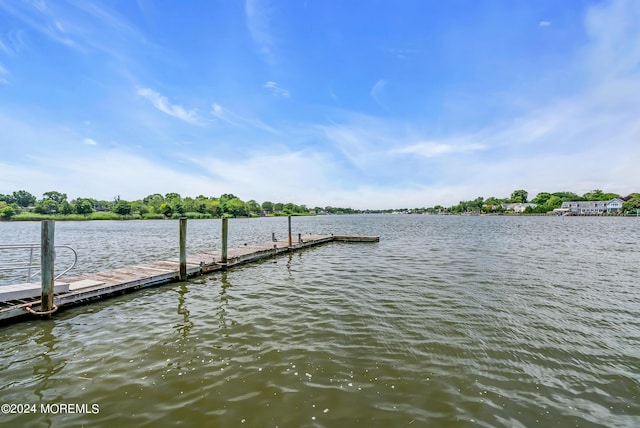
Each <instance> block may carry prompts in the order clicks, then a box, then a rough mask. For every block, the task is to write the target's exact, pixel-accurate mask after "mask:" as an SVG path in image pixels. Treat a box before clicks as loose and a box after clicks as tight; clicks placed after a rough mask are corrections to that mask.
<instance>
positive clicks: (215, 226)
mask: <svg viewBox="0 0 640 428" xmlns="http://www.w3.org/2000/svg"><path fill="white" fill-rule="evenodd" d="M39 227H40V226H39V224H38V223H0V241H1V242H2V243H5V242H7V243H12V242H27V241H33V242H37V241H38V239H39ZM229 227H230V240H231V244H230V245H231V246H239V245H242V244H243V243H245V242H247V243H255V242H264V241H268V240H269V239H270V238H271V232H276V234H277V235H278V236H280V237H281V238H282V239H284V237H285V233H286V228H287V223H286V218H265V219H245V220H240V219H238V220H231V221H230V226H229ZM293 230H294V233H295V234H297V233H299V232H300V233H305V234H306V233H309V232H314V233H315V232H321V233H335V234H342V233H346V234H363V235H380V237H381V241H380V243H377V244H339V243H332V244H328V245H325V246H321V247H316V248H312V249H308V250H305V251H303V252H301V253H296V254H291V255H285V256H281V257H279V258H276V259H272V260H268V261H265V262H262V263H258V264H252V265H246V266H243V267H239V268H236V269H233V270H230V271H228V272H226V273H221V272H219V273H214V274H211V275H209V276H204V277H199V278H195V279H192V280H189V281H188V282H178V283H173V284H169V285H165V286H162V287H158V288H151V289H146V290H143V291H138V292H135V293H132V294H128V295H125V296H121V297H116V298H112V299H109V300H105V301H102V302H98V303H93V304H91V305H87V306H80V307H75V308H72V309H69V310H65V311H62V312H60V313H57V314H56V315H55V318H54V319H53V320H51V321H35V320H34V321H27V322H23V323H20V324H15V325H10V326H4V327H0V342H1V343H2V347H1V349H0V397H1V398H0V401H2V402H3V403H13V404H29V405H34V404H35V405H36V406H37V409H36V411H37V413H36V414H0V425H2V426H16V427H17V426H43V427H47V426H54V427H62V426H64V427H66V426H83V425H84V426H91V427H114V426H123V427H124V426H141V427H158V426H206V427H349V426H362V427H404V426H407V427H427V426H428V427H440V426H442V427H494V426H497V427H530V426H540V427H548V426H559V427H592V426H607V427H611V426H615V427H638V426H640V283H639V282H640V281H639V279H638V278H639V277H640V221H639V220H638V219H636V218H594V217H586V218H582V217H568V218H557V217H553V218H549V217H458V216H411V215H371V216H318V217H307V218H294V219H293ZM188 233H189V241H188V246H189V252H190V253H197V252H200V251H203V250H207V249H212V248H219V247H220V242H219V241H220V221H219V220H190V221H189V223H188ZM177 237H178V223H177V221H126V222H109V221H104V222H101V221H93V222H68V223H67V222H58V223H56V243H59V244H71V245H72V246H73V247H74V248H76V250H77V251H78V253H79V265H78V267H77V268H76V269H75V270H74V271H73V272H74V274H78V273H81V272H91V271H97V270H105V269H107V268H112V267H119V266H121V265H127V264H136V263H141V262H145V261H152V260H155V259H158V258H161V259H165V258H172V257H176V256H177V239H178V238H177ZM0 257H3V255H0ZM64 403H72V404H78V405H87V407H86V408H85V410H87V411H89V412H93V413H88V414H79V413H75V414H74V413H68V412H64V411H61V409H60V408H59V407H55V405H59V404H64ZM40 404H45V405H46V404H49V405H54V407H50V408H49V412H48V413H46V412H45V413H46V414H43V413H41V407H40ZM94 404H95V405H97V407H91V406H92V405H94ZM96 409H97V410H98V411H97V412H96V411H95V410H96ZM56 410H60V411H56ZM79 410H83V409H79Z"/></svg>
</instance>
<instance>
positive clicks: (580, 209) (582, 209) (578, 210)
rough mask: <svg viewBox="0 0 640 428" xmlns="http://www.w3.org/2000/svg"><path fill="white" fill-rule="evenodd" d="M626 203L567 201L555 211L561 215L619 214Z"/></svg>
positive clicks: (620, 201) (617, 201)
mask: <svg viewBox="0 0 640 428" xmlns="http://www.w3.org/2000/svg"><path fill="white" fill-rule="evenodd" d="M622 204H624V201H623V200H622V199H619V198H613V199H611V200H610V201H567V202H563V203H562V206H561V207H560V208H558V209H555V210H554V211H555V212H557V213H560V214H564V213H569V214H591V215H593V214H605V213H614V212H619V211H620V210H621V209H622Z"/></svg>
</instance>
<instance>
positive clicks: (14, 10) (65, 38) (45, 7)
mask: <svg viewBox="0 0 640 428" xmlns="http://www.w3.org/2000/svg"><path fill="white" fill-rule="evenodd" d="M53 6H55V3H54V4H53V5H49V4H47V3H45V2H18V3H15V2H0V8H2V9H4V10H5V11H6V12H7V13H9V14H10V15H13V16H15V17H17V18H19V19H20V20H21V21H23V22H24V23H25V24H27V25H28V26H29V27H30V28H32V29H34V30H36V31H37V32H39V33H41V34H42V35H44V36H46V37H47V38H49V39H51V40H54V41H56V42H58V43H61V44H64V45H66V46H69V47H71V48H74V49H82V47H81V45H80V44H78V43H77V41H76V40H74V39H73V38H72V37H70V36H69V35H68V34H67V33H66V32H65V31H64V27H63V25H62V24H61V23H60V21H59V19H58V18H57V16H56V13H55V11H54V7H53Z"/></svg>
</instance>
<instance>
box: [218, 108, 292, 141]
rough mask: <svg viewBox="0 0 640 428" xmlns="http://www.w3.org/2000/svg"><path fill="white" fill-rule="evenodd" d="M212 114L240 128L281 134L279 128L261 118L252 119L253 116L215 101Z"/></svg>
mask: <svg viewBox="0 0 640 428" xmlns="http://www.w3.org/2000/svg"><path fill="white" fill-rule="evenodd" d="M211 114H212V115H213V117H215V118H217V119H219V120H221V121H223V122H226V123H228V124H229V125H232V126H235V127H238V128H247V127H251V128H257V129H260V130H262V131H267V132H270V133H273V134H279V131H278V130H276V129H275V128H273V127H271V126H269V125H267V124H266V123H264V122H263V121H261V120H259V119H251V118H247V117H244V116H241V115H239V114H237V113H234V112H233V111H231V110H229V109H227V108H223V107H222V106H221V105H220V104H216V103H214V104H213V105H212V106H211Z"/></svg>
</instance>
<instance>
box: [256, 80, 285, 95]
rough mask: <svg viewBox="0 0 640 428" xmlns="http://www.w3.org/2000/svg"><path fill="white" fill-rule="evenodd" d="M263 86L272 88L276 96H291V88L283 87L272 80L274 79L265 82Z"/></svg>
mask: <svg viewBox="0 0 640 428" xmlns="http://www.w3.org/2000/svg"><path fill="white" fill-rule="evenodd" d="M262 86H263V87H264V88H267V89H268V90H270V91H271V93H272V94H273V95H274V96H276V97H283V98H289V96H290V94H289V90H288V89H284V88H281V87H280V86H279V85H278V83H277V82H272V81H269V82H264V85H262Z"/></svg>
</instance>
